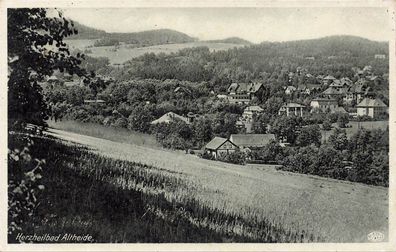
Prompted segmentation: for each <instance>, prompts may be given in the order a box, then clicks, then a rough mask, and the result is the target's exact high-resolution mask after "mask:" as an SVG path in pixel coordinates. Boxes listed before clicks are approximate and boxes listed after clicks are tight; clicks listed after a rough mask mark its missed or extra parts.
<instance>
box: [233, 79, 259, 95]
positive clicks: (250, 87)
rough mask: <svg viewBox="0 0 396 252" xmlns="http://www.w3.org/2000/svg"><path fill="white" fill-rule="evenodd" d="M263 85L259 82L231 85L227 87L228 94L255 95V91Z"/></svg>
mask: <svg viewBox="0 0 396 252" xmlns="http://www.w3.org/2000/svg"><path fill="white" fill-rule="evenodd" d="M262 85H263V84H262V83H259V82H255V83H232V84H231V85H230V86H229V87H228V92H235V93H248V92H249V93H255V92H256V91H257V90H259V89H260V88H261V86H262Z"/></svg>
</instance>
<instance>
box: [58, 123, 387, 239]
mask: <svg viewBox="0 0 396 252" xmlns="http://www.w3.org/2000/svg"><path fill="white" fill-rule="evenodd" d="M105 129H106V128H104V130H105ZM116 133H117V132H116V131H115V132H113V134H116ZM50 134H51V135H53V136H56V137H58V138H61V139H64V140H66V141H67V143H77V144H83V145H85V146H87V147H88V148H90V149H91V151H92V152H93V153H96V154H98V155H100V156H104V157H106V158H111V159H115V160H124V161H130V162H134V163H139V164H144V165H147V166H150V167H156V168H159V169H160V172H161V174H171V175H172V176H176V177H178V178H179V180H181V181H183V183H185V184H186V185H187V188H188V189H186V190H187V191H188V193H186V192H184V193H185V194H186V195H188V197H191V198H192V199H194V200H197V201H199V202H200V204H202V205H203V206H206V207H208V208H210V209H217V210H219V211H221V212H222V213H223V214H226V215H231V216H235V215H237V216H238V215H242V216H244V218H247V219H257V220H258V221H264V220H267V221H268V220H270V222H272V223H276V225H278V226H279V227H282V229H285V230H291V231H293V232H296V233H305V234H309V236H310V235H311V234H312V235H314V236H315V237H319V238H315V239H322V240H323V241H327V242H362V241H363V242H364V241H367V234H368V233H370V232H372V231H373V230H379V231H381V232H383V233H385V234H387V233H388V230H387V223H388V190H387V188H384V187H378V186H368V185H364V184H359V183H352V182H346V181H339V180H334V179H326V178H320V177H316V176H307V175H303V174H295V173H290V172H284V171H277V170H276V169H273V168H271V167H268V168H266V169H262V168H261V167H259V168H258V167H256V166H257V165H256V166H250V165H246V166H241V165H233V164H228V163H223V162H217V161H211V160H204V159H199V158H198V157H196V156H194V155H187V154H184V153H182V152H174V151H170V150H163V149H155V148H151V147H148V146H144V145H138V144H133V143H132V144H131V143H125V142H117V141H108V140H105V139H102V138H95V137H92V136H84V135H79V134H75V133H71V132H66V131H62V130H57V129H50ZM120 134H122V133H120ZM97 169H100V168H99V167H98V168H97ZM108 169H110V167H109V168H108ZM177 197H179V196H177ZM213 228H215V229H216V227H215V226H213ZM235 230H236V229H235ZM235 230H234V231H233V232H236V231H235ZM302 230H303V231H302Z"/></svg>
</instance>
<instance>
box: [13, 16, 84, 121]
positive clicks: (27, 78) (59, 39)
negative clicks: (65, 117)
mask: <svg viewBox="0 0 396 252" xmlns="http://www.w3.org/2000/svg"><path fill="white" fill-rule="evenodd" d="M7 20H8V21H7V25H8V26H7V29H8V36H7V37H8V67H9V80H8V101H9V102H8V114H9V127H13V126H14V124H15V123H18V122H31V123H35V124H39V125H43V124H44V120H46V119H47V118H48V113H49V111H48V107H47V105H46V103H45V102H44V100H43V95H42V89H41V87H40V86H39V85H38V82H39V81H42V80H43V79H44V77H45V76H51V75H52V74H53V72H54V70H56V69H58V70H60V71H61V72H63V71H68V72H69V73H70V74H77V75H79V76H83V75H84V74H85V72H84V71H83V70H82V69H81V68H79V67H78V64H80V63H81V58H82V57H83V56H82V55H80V54H77V55H76V56H72V55H70V52H69V49H68V47H67V46H66V44H65V43H64V41H63V39H64V38H65V37H67V36H70V35H72V34H74V33H77V31H76V30H75V29H74V28H73V23H72V22H70V21H68V20H67V19H66V18H64V17H63V15H62V13H61V12H58V17H48V15H47V10H46V9H23V8H19V9H8V10H7Z"/></svg>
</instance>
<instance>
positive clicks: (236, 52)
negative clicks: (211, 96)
mask: <svg viewBox="0 0 396 252" xmlns="http://www.w3.org/2000/svg"><path fill="white" fill-rule="evenodd" d="M375 54H385V55H386V59H376V58H375ZM388 54H389V53H388V43H387V42H375V41H370V40H367V39H364V38H360V37H353V36H331V37H325V38H320V39H312V40H301V41H290V42H265V43H261V44H258V45H250V46H244V47H241V48H234V49H230V50H226V51H217V52H211V51H210V50H209V49H208V48H207V47H197V48H186V49H182V50H180V51H179V52H177V53H173V54H170V55H155V54H153V53H151V54H146V55H143V56H140V57H137V58H134V59H131V60H130V61H129V62H127V63H126V64H125V68H124V69H122V70H120V71H118V70H116V71H113V72H112V73H111V74H112V75H113V77H115V78H116V79H120V80H122V79H123V80H128V79H131V78H134V77H139V78H146V79H149V78H152V79H161V80H165V79H178V80H187V81H193V82H199V81H211V82H212V83H216V84H221V86H223V88H225V87H226V86H227V85H229V83H230V82H249V81H252V80H255V79H256V80H268V81H269V82H271V83H275V82H279V84H282V83H283V84H284V82H285V80H286V79H287V78H288V77H287V73H289V72H296V71H297V69H298V68H299V69H305V70H306V71H308V72H309V73H311V74H312V75H314V76H317V75H328V74H330V75H333V76H334V77H336V78H341V77H349V78H353V77H354V75H355V73H354V70H353V68H360V69H362V68H364V67H365V66H368V65H370V66H372V68H373V69H374V70H373V71H374V74H376V75H379V76H382V75H383V74H388V71H389V64H388Z"/></svg>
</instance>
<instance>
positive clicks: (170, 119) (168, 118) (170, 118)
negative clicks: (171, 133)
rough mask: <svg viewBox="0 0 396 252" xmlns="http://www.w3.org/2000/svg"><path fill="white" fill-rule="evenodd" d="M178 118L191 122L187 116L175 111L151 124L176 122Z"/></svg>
mask: <svg viewBox="0 0 396 252" xmlns="http://www.w3.org/2000/svg"><path fill="white" fill-rule="evenodd" d="M176 120H182V121H183V122H185V123H187V124H189V121H188V119H187V118H185V117H183V116H180V115H178V114H176V113H173V112H168V113H166V114H165V115H163V116H161V117H160V118H158V119H156V120H154V121H152V122H151V124H158V123H170V122H174V121H176Z"/></svg>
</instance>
